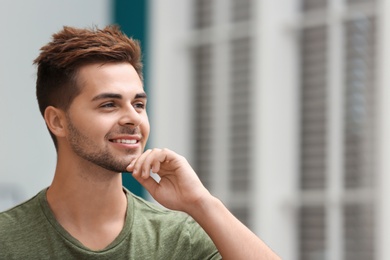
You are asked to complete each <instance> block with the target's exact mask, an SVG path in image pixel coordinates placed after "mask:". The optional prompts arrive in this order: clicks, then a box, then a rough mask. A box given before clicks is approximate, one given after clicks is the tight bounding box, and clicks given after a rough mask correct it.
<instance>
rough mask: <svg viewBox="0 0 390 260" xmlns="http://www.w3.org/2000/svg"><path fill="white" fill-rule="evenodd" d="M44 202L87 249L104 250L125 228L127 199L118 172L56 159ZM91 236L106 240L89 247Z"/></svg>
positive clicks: (100, 240) (99, 240)
mask: <svg viewBox="0 0 390 260" xmlns="http://www.w3.org/2000/svg"><path fill="white" fill-rule="evenodd" d="M73 162H74V161H73ZM47 201H48V203H49V205H50V208H51V210H52V211H53V213H54V216H55V218H56V219H57V221H58V222H59V223H60V224H61V225H62V226H63V227H64V228H65V229H66V230H67V231H68V232H69V233H70V234H71V235H72V236H74V237H76V238H77V239H78V240H79V241H81V242H82V243H83V244H84V245H86V246H89V247H90V248H96V249H101V248H104V246H106V245H107V244H109V243H110V242H111V241H112V240H113V239H115V237H116V236H117V235H118V234H119V233H120V231H121V230H122V227H123V225H124V220H125V215H126V209H127V199H126V195H125V193H124V191H123V188H122V176H121V173H114V172H110V171H107V170H105V169H103V168H101V167H100V166H97V165H91V164H88V163H85V164H84V165H82V164H72V163H70V162H69V161H67V162H65V161H61V160H58V162H57V168H56V172H55V176H54V179H53V182H52V184H51V186H50V187H49V189H48V191H47ZM93 233H94V234H95V236H96V237H100V238H101V237H102V236H104V237H106V238H107V239H106V240H102V239H97V240H96V241H98V244H96V243H95V242H96V241H94V242H93V243H92V244H91V243H90V242H91V240H90V238H91V237H93V236H94V235H93ZM107 233H109V234H107Z"/></svg>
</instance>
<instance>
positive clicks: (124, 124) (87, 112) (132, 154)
mask: <svg viewBox="0 0 390 260" xmlns="http://www.w3.org/2000/svg"><path fill="white" fill-rule="evenodd" d="M77 84H78V85H79V87H81V93H80V94H79V95H78V96H77V97H76V98H75V99H74V100H73V102H72V104H71V106H70V108H69V110H68V112H67V113H66V118H67V122H68V135H67V139H68V142H69V145H70V147H71V150H72V151H73V153H74V154H75V155H76V156H78V157H79V158H80V159H82V160H86V161H88V162H91V163H93V164H96V165H99V166H101V167H103V168H105V169H107V170H110V171H113V172H122V171H125V169H126V167H127V166H128V165H129V163H130V162H131V161H132V159H134V158H136V157H138V156H139V155H140V154H141V153H142V152H143V150H144V148H145V145H146V141H147V139H148V136H149V131H150V129H149V121H148V116H147V114H146V94H145V92H144V89H143V86H142V82H141V80H140V78H139V76H138V74H137V72H136V71H135V69H134V68H133V66H131V65H130V64H128V63H108V64H104V65H102V64H91V65H86V66H83V67H81V68H80V70H79V73H78V76H77Z"/></svg>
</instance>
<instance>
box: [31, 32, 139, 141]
mask: <svg viewBox="0 0 390 260" xmlns="http://www.w3.org/2000/svg"><path fill="white" fill-rule="evenodd" d="M40 50H41V52H40V54H39V56H38V57H37V58H36V59H35V60H34V64H36V65H37V81H36V95H37V100H38V105H39V110H40V112H41V114H42V116H44V113H45V109H46V108H47V107H48V106H53V107H56V108H60V109H62V110H64V111H67V110H68V108H69V107H70V105H71V103H72V101H73V100H74V98H75V97H76V96H77V95H78V94H79V93H80V91H81V86H79V85H78V84H77V73H78V70H79V68H80V67H81V66H83V65H87V64H93V63H116V62H128V63H130V64H131V65H132V66H133V67H134V69H135V70H136V72H137V73H138V75H139V77H140V79H141V80H142V79H143V77H142V62H141V48H140V45H139V42H138V41H137V40H134V39H132V38H129V37H127V36H126V35H125V34H124V33H122V32H121V31H120V29H119V27H118V26H115V25H110V26H107V27H105V28H103V29H98V28H96V27H95V28H90V29H80V28H74V27H68V26H64V27H63V29H62V30H61V31H59V32H58V33H55V34H53V36H52V40H51V41H50V42H49V43H48V44H46V45H45V46H43V47H42V48H41V49H40ZM49 131H50V130H49ZM50 134H51V136H52V139H53V141H54V144H55V146H56V148H57V141H56V138H55V136H54V135H53V134H52V133H51V132H50Z"/></svg>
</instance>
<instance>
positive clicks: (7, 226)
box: [0, 193, 41, 237]
mask: <svg viewBox="0 0 390 260" xmlns="http://www.w3.org/2000/svg"><path fill="white" fill-rule="evenodd" d="M39 194H40V193H38V194H37V195H35V196H34V197H32V198H31V199H29V200H27V201H25V202H23V203H20V204H18V205H16V206H14V207H12V208H10V209H8V210H6V211H3V212H1V213H0V233H1V234H2V237H4V236H3V234H8V233H9V234H10V235H11V234H14V233H24V232H26V226H34V225H35V224H36V223H37V222H38V221H39V218H38V216H37V214H39V212H41V209H40V205H39Z"/></svg>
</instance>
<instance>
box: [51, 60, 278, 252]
mask: <svg viewBox="0 0 390 260" xmlns="http://www.w3.org/2000/svg"><path fill="white" fill-rule="evenodd" d="M77 80H78V83H79V84H80V86H81V87H82V90H81V93H80V94H79V95H78V96H77V97H76V98H75V99H74V101H73V102H72V104H71V106H70V108H69V110H68V111H62V110H60V109H57V108H54V107H48V108H47V109H46V111H45V120H46V123H47V125H48V127H49V129H50V130H51V131H52V132H53V133H54V134H55V135H56V137H57V140H58V161H57V167H56V172H55V176H54V179H53V182H52V185H51V186H50V188H49V190H48V192H47V199H48V203H49V205H50V207H51V209H52V211H53V213H54V215H55V217H56V219H57V220H58V221H59V223H60V224H61V225H62V226H63V227H64V228H65V229H66V230H67V231H68V232H69V233H70V234H71V235H72V236H74V237H75V238H77V239H78V240H79V241H80V242H81V243H83V244H84V245H85V246H87V247H89V248H91V249H93V250H100V249H103V248H105V247H106V246H107V245H109V244H110V243H111V242H112V241H113V240H114V239H115V238H116V236H117V235H118V234H119V233H120V231H121V230H122V228H123V225H124V220H125V212H126V207H127V200H126V197H125V194H124V193H123V190H122V180H121V173H120V172H121V171H128V172H132V174H133V176H134V178H135V179H136V180H137V181H139V182H140V183H141V184H142V185H143V186H144V187H145V188H146V189H147V190H148V191H149V192H150V194H151V195H152V196H153V197H154V198H155V199H156V200H157V201H158V202H159V203H161V204H162V205H163V206H165V207H167V208H170V209H174V210H180V211H183V212H186V213H188V214H189V215H191V216H192V217H193V218H194V219H195V220H196V221H197V222H198V223H199V224H200V225H201V226H202V228H203V229H204V230H205V231H206V232H207V233H208V234H209V236H210V237H211V239H212V240H213V241H214V243H215V245H216V246H217V248H218V250H219V252H220V253H221V255H222V257H223V258H224V259H279V257H278V256H277V255H276V254H275V253H273V252H272V250H271V249H270V248H269V247H267V246H266V245H265V244H264V243H263V242H262V241H261V240H260V239H259V238H258V237H257V236H255V235H254V234H253V233H252V232H251V231H250V230H249V229H248V228H246V227H245V226H244V225H243V224H241V223H240V222H239V221H238V220H237V219H236V218H235V217H234V216H233V215H232V214H231V213H230V212H229V211H228V210H227V208H226V207H225V206H224V205H223V204H222V203H221V201H220V200H218V199H217V198H215V197H214V196H212V195H211V194H210V193H209V192H208V191H207V189H206V188H205V187H204V186H203V185H202V183H201V182H200V180H199V178H198V177H197V175H196V173H195V172H194V170H193V169H192V167H191V166H190V165H189V164H188V162H187V160H186V159H185V158H184V157H182V156H180V155H178V154H176V153H175V152H173V151H171V150H168V149H152V150H147V151H145V152H143V151H144V148H145V145H146V141H147V138H148V136H149V131H150V127H149V122H148V117H147V113H146V110H145V106H146V95H145V93H144V90H143V86H142V82H141V80H140V78H139V77H138V75H137V73H136V71H135V70H134V68H133V67H132V66H131V65H130V64H127V63H116V64H104V65H101V64H91V65H86V66H83V67H82V68H81V69H80V71H79V73H78V79H77ZM118 139H126V140H133V141H128V142H134V143H131V144H124V143H117V142H116V141H114V140H118ZM134 140H135V141H134ZM150 171H152V172H155V173H157V174H158V175H159V176H160V178H161V179H160V181H159V182H157V181H155V180H154V179H153V178H152V177H151V176H150Z"/></svg>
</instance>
